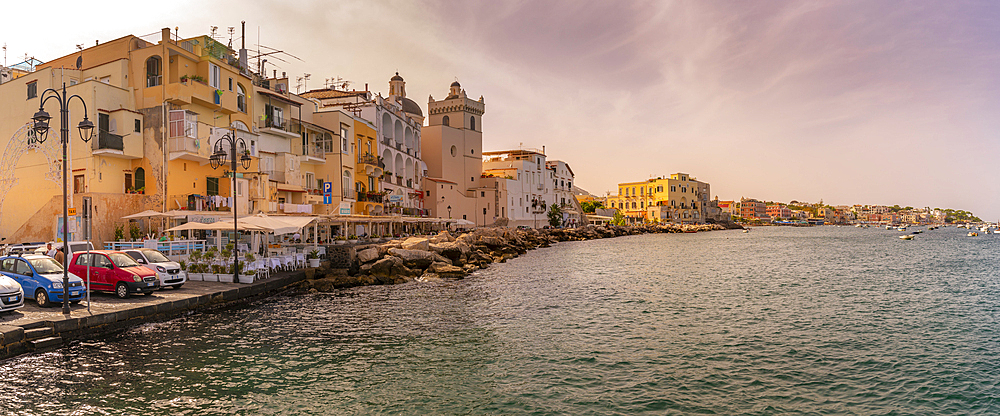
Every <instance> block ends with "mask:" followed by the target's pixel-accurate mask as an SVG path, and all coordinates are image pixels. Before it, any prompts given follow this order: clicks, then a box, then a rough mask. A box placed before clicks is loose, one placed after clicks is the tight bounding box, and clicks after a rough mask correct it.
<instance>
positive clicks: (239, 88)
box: [236, 84, 247, 113]
mask: <svg viewBox="0 0 1000 416" xmlns="http://www.w3.org/2000/svg"><path fill="white" fill-rule="evenodd" d="M236 107H237V108H239V109H240V111H242V112H244V113H245V112H247V90H246V89H244V88H243V85H242V84H236Z"/></svg>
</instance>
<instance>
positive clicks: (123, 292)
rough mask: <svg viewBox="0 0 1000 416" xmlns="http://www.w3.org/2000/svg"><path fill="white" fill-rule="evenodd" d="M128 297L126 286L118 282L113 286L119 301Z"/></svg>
mask: <svg viewBox="0 0 1000 416" xmlns="http://www.w3.org/2000/svg"><path fill="white" fill-rule="evenodd" d="M128 295H129V293H128V285H126V284H125V283H122V282H118V285H116V286H115V296H118V298H119V299H128Z"/></svg>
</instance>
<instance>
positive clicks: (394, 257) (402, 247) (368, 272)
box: [300, 224, 738, 292]
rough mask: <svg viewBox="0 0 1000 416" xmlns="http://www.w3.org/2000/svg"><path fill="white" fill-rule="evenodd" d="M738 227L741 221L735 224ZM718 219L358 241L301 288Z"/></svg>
mask: <svg viewBox="0 0 1000 416" xmlns="http://www.w3.org/2000/svg"><path fill="white" fill-rule="evenodd" d="M737 227H738V226H737ZM727 228H733V227H727V226H723V225H717V224H702V225H678V224H663V225H638V226H622V227H619V226H607V227H594V226H589V227H582V228H558V229H543V230H535V229H527V230H522V229H513V228H480V229H476V230H473V231H470V232H468V233H465V234H462V235H459V236H458V237H454V236H452V235H451V234H450V233H448V232H447V231H442V232H440V233H438V234H437V235H435V236H432V237H427V238H424V237H410V238H407V239H405V240H393V241H389V242H387V243H382V244H370V245H361V246H355V247H352V248H351V249H350V251H353V253H351V252H348V253H347V254H348V255H351V257H352V259H351V261H349V262H345V261H344V255H345V254H344V253H340V254H339V255H338V258H337V260H336V261H334V262H333V263H334V265H333V268H331V269H321V270H318V273H310V276H309V278H308V279H306V280H304V281H302V282H301V283H300V288H301V289H303V290H308V291H311V292H330V291H333V290H336V289H341V288H347V287H354V286H366V285H386V284H399V283H407V282H412V281H423V282H427V281H438V280H442V279H461V278H463V277H465V276H466V275H468V274H469V273H472V272H473V271H476V270H478V269H483V268H486V267H489V265H490V264H492V263H503V262H505V261H507V260H509V259H511V258H514V257H517V256H519V255H521V254H524V253H526V252H527V251H528V250H532V249H535V248H538V247H549V246H551V245H552V244H554V243H557V242H560V241H582V240H594V239H598V238H612V237H620V236H625V235H637V234H651V233H690V232H701V231H714V230H724V229H727Z"/></svg>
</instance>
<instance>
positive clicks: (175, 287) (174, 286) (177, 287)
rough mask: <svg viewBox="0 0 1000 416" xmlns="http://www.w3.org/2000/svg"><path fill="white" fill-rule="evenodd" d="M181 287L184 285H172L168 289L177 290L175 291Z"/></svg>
mask: <svg viewBox="0 0 1000 416" xmlns="http://www.w3.org/2000/svg"><path fill="white" fill-rule="evenodd" d="M181 286H184V283H181V284H179V285H173V286H170V287H172V288H174V290H177V289H180V288H181Z"/></svg>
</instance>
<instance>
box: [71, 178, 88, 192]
mask: <svg viewBox="0 0 1000 416" xmlns="http://www.w3.org/2000/svg"><path fill="white" fill-rule="evenodd" d="M84 185H85V183H84V180H83V175H75V176H73V193H74V194H79V193H83V192H85V191H84Z"/></svg>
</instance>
